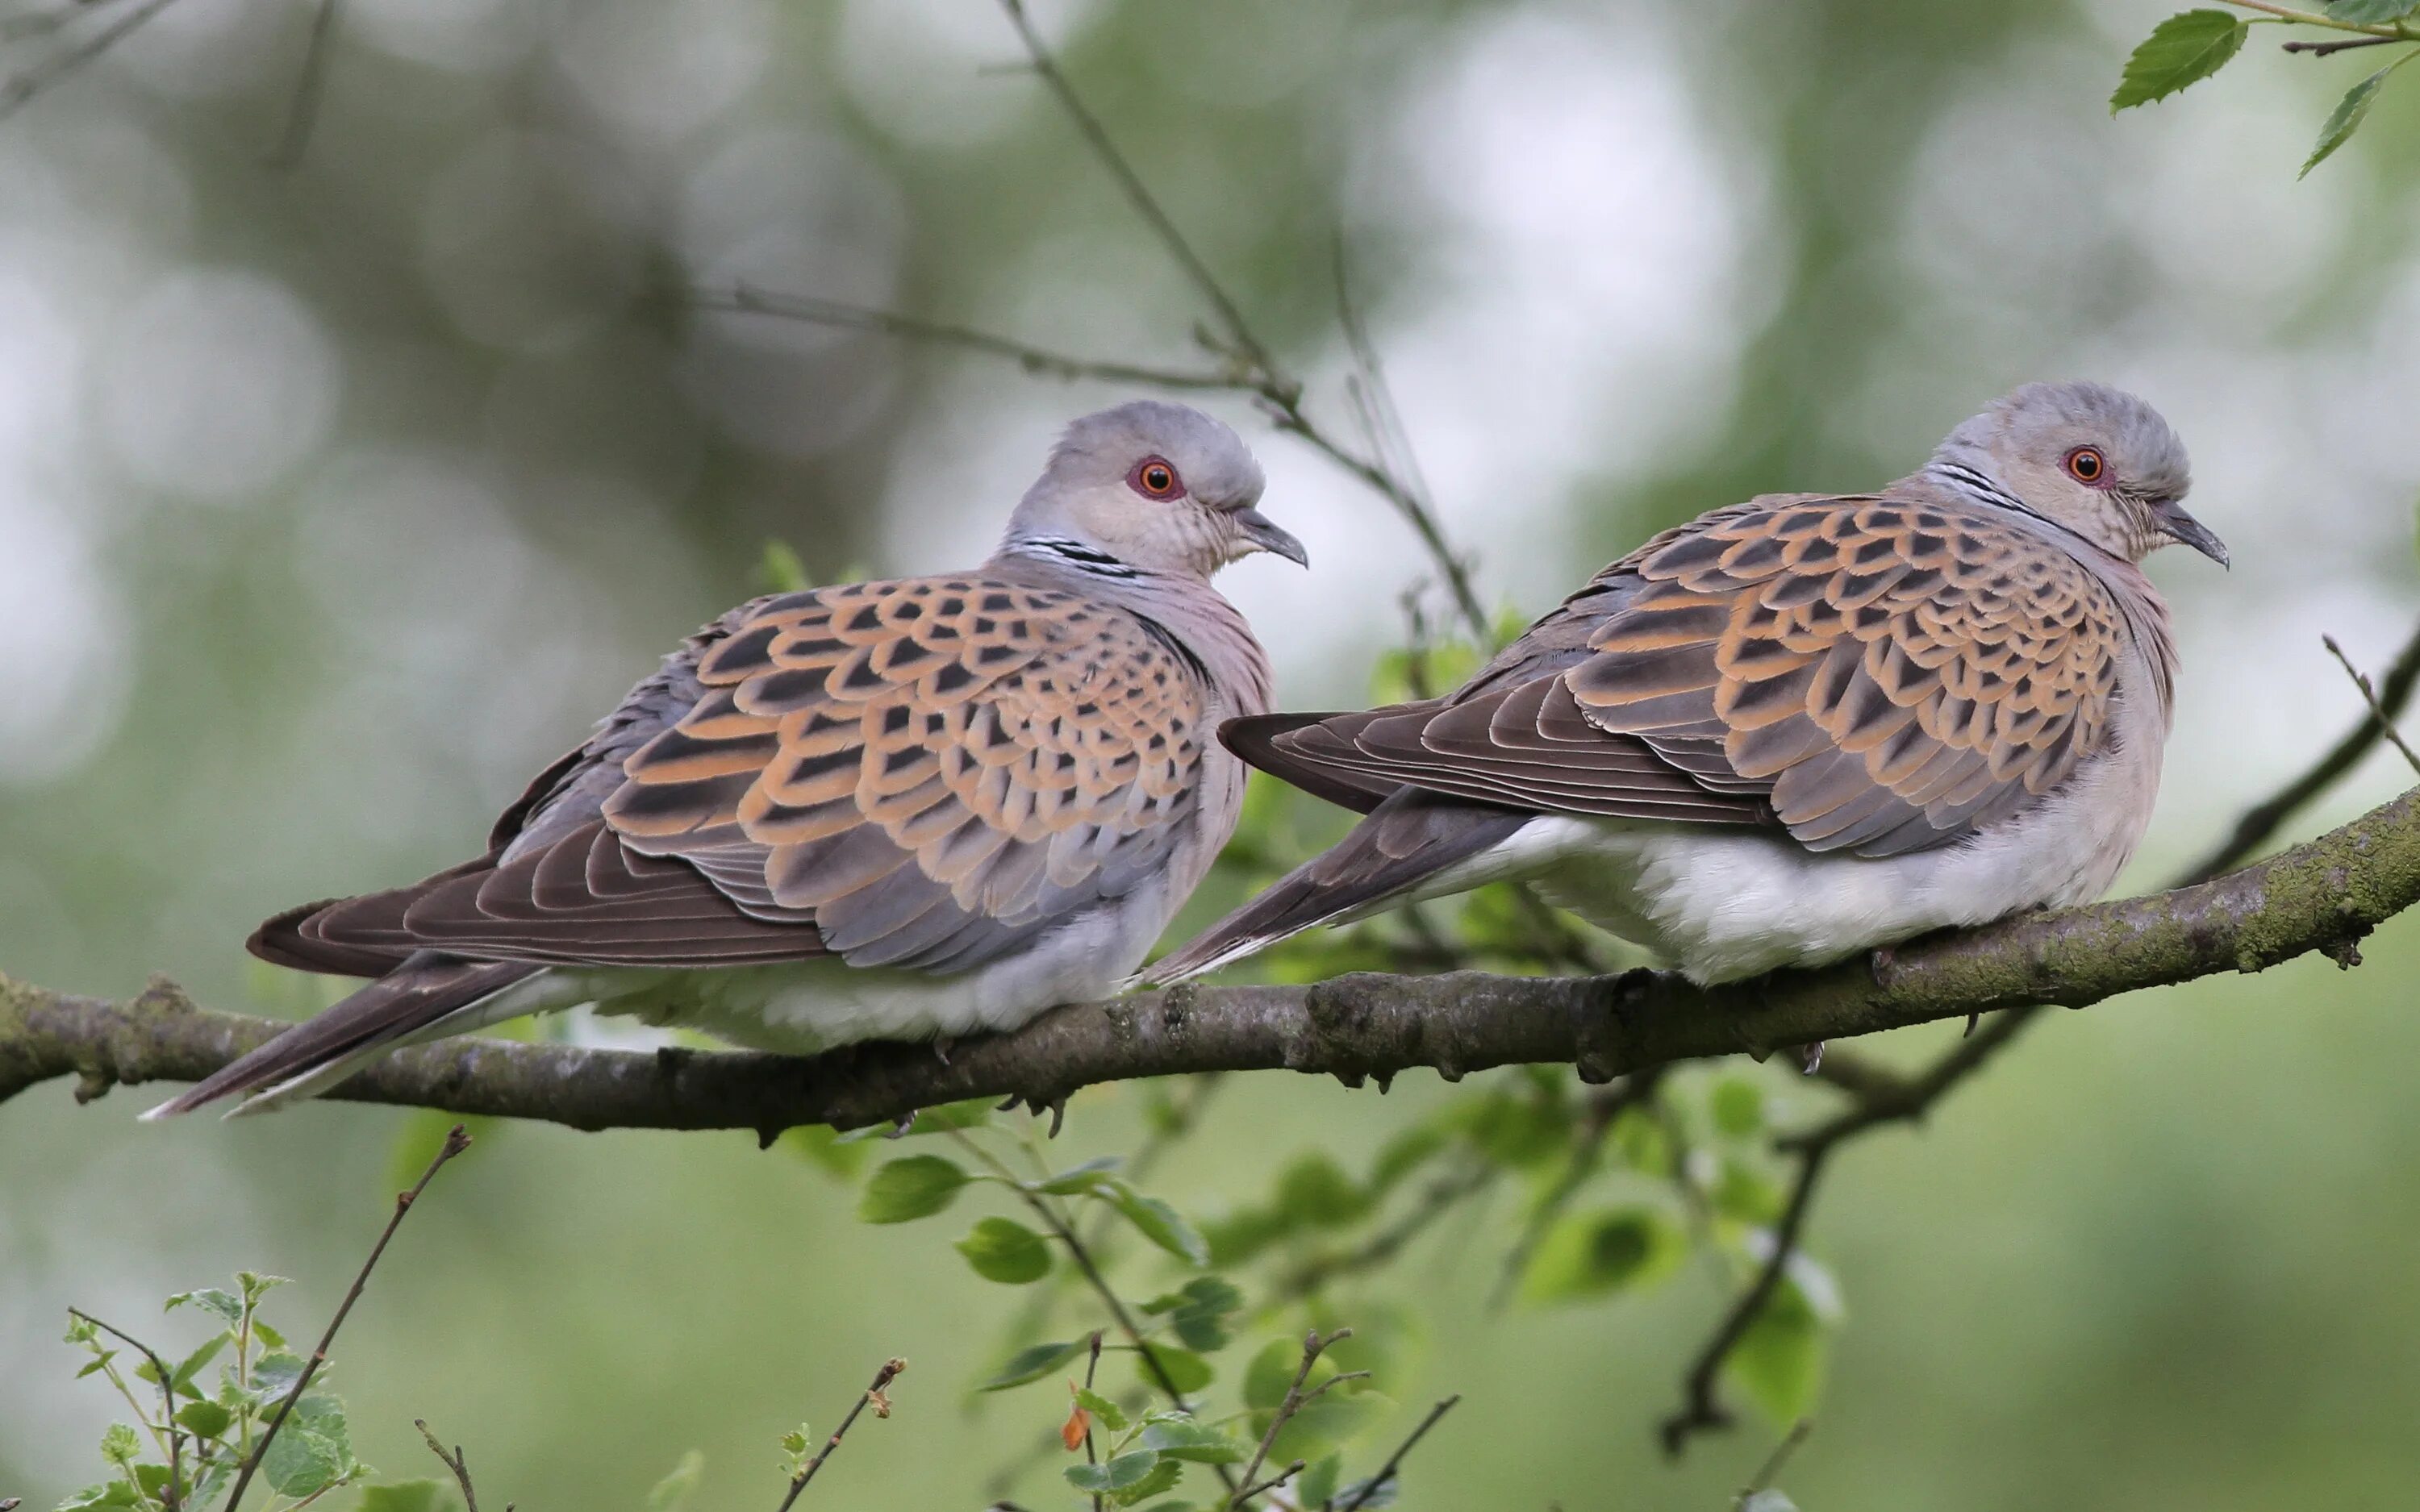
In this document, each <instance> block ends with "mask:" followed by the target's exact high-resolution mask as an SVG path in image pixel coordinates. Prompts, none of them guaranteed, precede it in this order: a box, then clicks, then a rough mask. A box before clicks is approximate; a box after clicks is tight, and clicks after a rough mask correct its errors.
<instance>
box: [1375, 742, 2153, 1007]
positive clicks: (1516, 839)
mask: <svg viewBox="0 0 2420 1512" xmlns="http://www.w3.org/2000/svg"><path fill="white" fill-rule="evenodd" d="M2125 723H2126V721H2124V719H2123V717H2122V715H2121V717H2120V725H2121V735H2123V736H2131V737H2132V738H2129V739H2126V741H2125V744H2124V745H2123V746H2122V747H2120V748H2118V749H2116V750H2113V751H2111V752H2109V753H2108V754H2106V755H2104V756H2102V757H2101V758H2099V759H2097V760H2095V761H2093V762H2091V763H2088V764H2086V765H2084V766H2082V767H2079V768H2078V770H2077V771H2076V773H2075V775H2074V776H2073V777H2071V779H2069V780H2068V781H2067V782H2066V783H2064V784H2062V785H2061V786H2060V788H2059V789H2058V790H2057V791H2056V792H2055V793H2053V794H2051V795H2047V796H2045V797H2044V798H2042V799H2041V801H2040V802H2039V803H2037V804H2035V805H2033V806H2032V807H2030V808H2028V809H2026V810H2024V811H2023V812H2022V813H2020V814H2018V815H2016V816H2015V817H2013V818H2011V819H2009V820H2007V821H2005V822H2003V823H2001V824H1998V825H1993V827H1992V828H1990V829H1988V830H1985V831H1983V832H1981V833H1979V834H1977V835H1974V836H1972V837H1970V838H1967V839H1965V840H1962V841H1956V842H1953V843H1951V844H1948V845H1944V846H1941V847H1939V848H1938V849H1935V850H1929V851H1918V852H1916V853H1914V854H1912V855H1906V856H1886V857H1881V858H1876V859H1870V860H1869V859H1867V858H1864V857H1861V856H1851V855H1846V854H1842V853H1837V852H1836V853H1832V854H1829V855H1818V854H1816V853H1814V852H1810V851H1807V850H1806V849H1805V848H1803V847H1801V846H1800V845H1798V844H1797V843H1796V842H1794V841H1792V840H1791V839H1790V838H1789V837H1788V836H1787V835H1783V834H1779V833H1776V832H1773V831H1761V830H1748V829H1729V828H1717V827H1715V826H1713V825H1673V824H1655V823H1650V822H1642V821H1636V820H1616V819H1597V818H1583V817H1575V816H1569V815H1559V814H1550V815H1543V816H1541V817H1539V818H1537V819H1533V820H1531V821H1530V822H1529V823H1528V824H1526V825H1522V826H1521V828H1520V829H1519V830H1518V831H1516V832H1515V833H1514V834H1513V835H1512V838H1511V839H1509V840H1507V841H1504V842H1503V843H1502V844H1499V845H1497V846H1496V847H1495V848H1493V849H1492V850H1488V851H1484V852H1481V854H1480V855H1478V856H1473V857H1471V859H1469V860H1468V861H1466V862H1464V863H1462V865H1460V866H1458V867H1455V868H1453V869H1451V871H1450V872H1447V873H1445V874H1442V875H1440V876H1439V877H1437V878H1436V879H1435V880H1434V881H1433V882H1432V883H1431V884H1430V885H1428V886H1426V887H1422V888H1421V891H1422V893H1423V894H1426V895H1431V896H1435V895H1442V894H1445V893H1450V892H1459V891H1461V890H1463V889H1465V888H1467V887H1476V886H1478V885H1480V884H1481V883H1483V882H1490V881H1496V880H1499V879H1503V878H1507V877H1521V878H1526V879H1528V880H1530V881H1532V882H1534V883H1536V884H1537V886H1538V890H1539V891H1540V892H1541V893H1542V894H1544V896H1545V897H1546V899H1547V900H1548V901H1549V902H1551V903H1555V904H1556V905H1557V906H1559V907H1562V908H1568V909H1570V910H1571V911H1572V912H1573V913H1575V914H1577V915H1579V916H1580V917H1581V918H1586V919H1588V920H1590V922H1591V923H1594V924H1596V925H1598V926H1599V927H1601V928H1603V929H1606V930H1609V931H1611V932H1612V933H1616V934H1619V935H1621V937H1622V938H1624V939H1627V940H1630V941H1632V942H1634V943H1636V944H1638V945H1642V946H1644V947H1646V948H1647V949H1650V950H1652V951H1653V952H1655V954H1656V955H1658V956H1660V957H1661V958H1663V959H1664V960H1666V961H1668V962H1669V963H1670V964H1673V965H1675V966H1677V967H1679V968H1680V970H1681V971H1682V972H1683V974H1685V975H1686V976H1688V977H1689V978H1690V979H1691V980H1695V981H1698V982H1700V983H1711V982H1718V981H1737V980H1742V979H1744V978H1748V977H1755V976H1761V975H1762V974H1763V973H1765V972H1768V971H1774V970H1777V969H1779V968H1780V967H1783V966H1804V965H1820V964H1824V963H1826V962H1831V961H1838V960H1840V959H1842V958H1844V957H1847V956H1850V955H1854V954H1855V953H1856V952H1857V951H1860V950H1868V949H1874V948H1876V947H1878V946H1884V945H1892V944H1896V943H1898V942H1899V941H1900V940H1905V939H1911V938H1913V937H1914V936H1916V935H1918V934H1921V933H1925V932H1927V931H1929V930H1935V929H1943V928H1947V927H1949V926H1951V925H1971V924H1981V923H1986V922H1988V921H1990V920H1992V919H1995V918H2006V917H2007V916H2008V915H2010V914H2014V913H2018V912H2021V911H2023V910H2024V909H2027V908H2031V907H2035V906H2037V905H2047V906H2050V907H2064V906H2066V905H2068V904H2071V903H2087V902H2089V901H2091V900H2092V899H2095V898H2098V897H2100V896H2101V895H2102V893H2103V892H2105V891H2107V890H2108V888H2109V885H2110V884H2111V883H2112V882H2114V881H2116V880H2117V877H2118V871H2119V870H2120V869H2121V868H2123V867H2124V866H2125V864H2126V861H2127V859H2128V857H2130V856H2133V853H2134V847H2135V845H2136V844H2137V843H2138V842H2139V841H2141V840H2142V838H2143V829H2144V826H2145V825H2146V824H2147V823H2148V822H2149V816H2150V811H2151V798H2152V795H2153V794H2154V792H2155V791H2156V789H2157V787H2158V783H2159V762H2160V748H2161V744H2162V742H2161V739H2160V736H2161V735H2162V734H2163V733H2164V732H2163V731H2161V730H2159V729H2157V728H2150V729H2132V730H2128V729H2124V728H2123V727H2124V725H2125Z"/></svg>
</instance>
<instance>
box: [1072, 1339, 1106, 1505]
mask: <svg viewBox="0 0 2420 1512" xmlns="http://www.w3.org/2000/svg"><path fill="white" fill-rule="evenodd" d="M1102 1336H1103V1331H1102V1330H1100V1329H1097V1328H1096V1329H1094V1330H1093V1351H1092V1355H1091V1357H1090V1358H1088V1359H1087V1360H1085V1362H1084V1389H1085V1390H1086V1391H1091V1390H1092V1389H1093V1382H1094V1381H1097V1380H1098V1379H1100V1374H1101V1339H1102ZM1076 1410H1077V1411H1078V1412H1083V1413H1084V1463H1086V1464H1088V1465H1097V1464H1099V1463H1100V1462H1101V1459H1100V1456H1098V1455H1096V1454H1094V1452H1093V1414H1092V1413H1091V1412H1085V1411H1084V1409H1083V1408H1082V1407H1081V1406H1078V1408H1077V1409H1076ZM1102 1506H1103V1498H1102V1495H1101V1493H1100V1492H1098V1491H1094V1493H1093V1512H1101V1509H1102Z"/></svg>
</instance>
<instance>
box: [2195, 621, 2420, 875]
mask: <svg viewBox="0 0 2420 1512" xmlns="http://www.w3.org/2000/svg"><path fill="white" fill-rule="evenodd" d="M2414 685H2420V627H2415V628H2414V629H2413V630H2412V638H2411V639H2410V640H2406V641H2404V643H2403V649H2402V650H2401V651H2398V652H2397V653H2396V655H2395V660H2394V662H2393V663H2392V664H2391V665H2389V666H2388V668H2387V669H2386V675H2385V676H2384V677H2382V678H2381V679H2379V684H2378V708H2379V709H2382V710H2384V711H2385V714H2386V717H2387V718H2388V719H2390V720H2391V719H2393V718H2394V717H2396V716H2397V715H2399V714H2401V713H2402V712H2403V707H2404V705H2405V704H2406V703H2408V702H2411V699H2412V687H2414ZM2384 733H2385V727H2384V726H2383V725H2381V723H2380V722H2379V720H2378V718H2377V717H2376V712H2375V711H2373V712H2372V714H2371V715H2370V717H2366V718H2362V719H2359V720H2356V721H2355V722H2354V724H2353V727H2352V728H2351V729H2350V730H2348V731H2346V732H2345V733H2344V734H2343V735H2342V736H2340V737H2339V738H2338V739H2337V741H2336V743H2335V745H2334V746H2331V747H2329V748H2328V750H2327V752H2326V754H2324V755H2322V756H2321V757H2320V758H2319V760H2318V761H2316V762H2314V763H2312V764H2310V766H2309V767H2307V768H2305V769H2304V772H2303V773H2302V775H2301V776H2299V777H2297V778H2295V779H2293V780H2292V781H2290V782H2288V783H2287V784H2286V785H2285V786H2284V787H2282V788H2280V789H2278V790H2277V792H2276V793H2275V794H2274V795H2273V796H2271V797H2270V798H2268V799H2267V800H2266V801H2264V802H2261V803H2258V804H2255V805H2254V806H2253V807H2252V808H2250V809H2247V810H2244V811H2243V816H2242V818H2241V819H2238V820H2237V821H2236V822H2235V827H2234V829H2233V830H2232V831H2230V832H2229V833H2228V835H2227V837H2226V840H2225V841H2222V842H2221V843H2220V844H2219V846H2218V848H2217V849H2215V850H2213V851H2211V853H2210V854H2209V855H2208V856H2203V857H2202V858H2201V860H2200V861H2198V862H2196V863H2195V865H2194V866H2193V868H2192V869H2191V870H2189V871H2188V872H2185V874H2184V878H2183V881H2184V882H2204V881H2207V880H2209V879H2210V878H2211V877H2214V876H2219V875H2221V874H2223V873H2225V872H2232V871H2233V870H2235V868H2236V867H2237V866H2238V865H2240V864H2242V862H2244V861H2246V860H2249V859H2250V858H2251V856H2252V855H2253V853H2254V852H2256V851H2257V850H2259V849H2260V847H2261V846H2262V845H2263V844H2264V843H2266V842H2267V841H2268V839H2269V837H2270V836H2272V835H2273V834H2275V833H2276V832H2277V831H2278V829H2279V828H2280V827H2281V826H2283V825H2284V824H2285V823H2286V821H2287V820H2288V819H2290V818H2292V817H2293V816H2294V815H2295V814H2296V813H2297V812H2299V811H2300V810H2302V809H2303V807H2304V805H2305V804H2308V803H2309V802H2310V801H2311V800H2312V799H2314V798H2316V797H2318V796H2319V795H2320V794H2322V793H2325V792H2326V791H2327V790H2328V789H2329V788H2331V787H2334V786H2335V783H2336V782H2337V780H2338V779H2341V778H2342V777H2343V776H2344V775H2345V774H2346V773H2347V772H2350V771H2351V770H2352V769H2353V768H2354V767H2356V766H2358V765H2360V764H2361V763H2362V759H2363V758H2364V757H2366V756H2367V755H2368V754H2369V753H2370V751H2372V750H2373V749H2375V748H2377V746H2378V742H2379V740H2380V739H2381V737H2382V736H2383V734H2384ZM2179 885H2180V886H2181V885H2182V883H2180V884H2179Z"/></svg>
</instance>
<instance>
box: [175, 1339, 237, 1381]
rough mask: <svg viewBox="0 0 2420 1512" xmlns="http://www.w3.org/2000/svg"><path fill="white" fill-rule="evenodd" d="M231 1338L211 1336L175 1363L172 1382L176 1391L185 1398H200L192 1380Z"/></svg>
mask: <svg viewBox="0 0 2420 1512" xmlns="http://www.w3.org/2000/svg"><path fill="white" fill-rule="evenodd" d="M233 1336H234V1335H230V1334H213V1335H210V1337H209V1341H208V1342H206V1343H205V1344H203V1346H202V1347H201V1348H200V1349H198V1350H194V1352H193V1353H191V1354H189V1355H187V1356H185V1357H184V1358H183V1359H182V1360H179V1361H178V1362H177V1369H176V1380H175V1381H174V1382H173V1384H174V1385H175V1387H176V1389H177V1390H178V1392H179V1393H181V1394H183V1395H185V1396H200V1395H201V1393H200V1391H198V1390H197V1389H195V1387H194V1377H196V1376H198V1375H200V1374H201V1373H202V1370H203V1367H204V1366H206V1365H209V1363H210V1362H211V1361H212V1360H214V1359H216V1358H218V1352H219V1351H220V1350H223V1349H225V1348H226V1342H227V1340H228V1339H229V1338H232V1337H233Z"/></svg>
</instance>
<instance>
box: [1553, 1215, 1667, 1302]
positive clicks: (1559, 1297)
mask: <svg viewBox="0 0 2420 1512" xmlns="http://www.w3.org/2000/svg"><path fill="white" fill-rule="evenodd" d="M1688 1248H1689V1242H1688V1236H1687V1235H1685V1234H1683V1232H1682V1231H1681V1230H1680V1228H1679V1227H1678V1226H1676V1225H1675V1224H1674V1223H1673V1222H1672V1220H1671V1219H1669V1218H1668V1217H1666V1216H1665V1215H1664V1214H1663V1213H1662V1212H1660V1211H1657V1210H1655V1209H1653V1208H1647V1207H1626V1208H1606V1209H1600V1210H1597V1211H1591V1212H1579V1213H1573V1214H1571V1215H1570V1216H1568V1217H1565V1218H1563V1219H1561V1220H1560V1221H1559V1222H1558V1223H1557V1224H1556V1225H1555V1226H1554V1227H1552V1228H1549V1229H1548V1230H1546V1236H1545V1238H1544V1239H1543V1240H1541V1241H1539V1243H1538V1252H1537V1254H1536V1255H1534V1256H1532V1257H1530V1260H1529V1268H1528V1272H1527V1273H1524V1274H1523V1276H1522V1278H1521V1295H1522V1298H1523V1300H1525V1301H1528V1302H1532V1303H1549V1302H1563V1301H1568V1300H1571V1299H1574V1298H1580V1297H1602V1296H1608V1295H1611V1294H1612V1293H1615V1292H1618V1291H1625V1290H1635V1289H1637V1288H1641V1287H1645V1286H1648V1285H1651V1284H1652V1283H1654V1282H1656V1281H1660V1280H1662V1279H1663V1278H1664V1277H1665V1276H1666V1275H1668V1274H1669V1273H1671V1272H1672V1271H1673V1269H1674V1268H1676V1267H1677V1266H1679V1265H1680V1263H1681V1261H1682V1259H1683V1257H1685V1256H1686V1255H1687V1253H1688Z"/></svg>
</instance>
